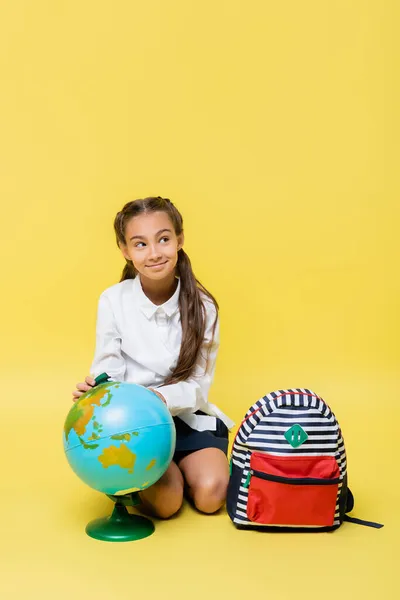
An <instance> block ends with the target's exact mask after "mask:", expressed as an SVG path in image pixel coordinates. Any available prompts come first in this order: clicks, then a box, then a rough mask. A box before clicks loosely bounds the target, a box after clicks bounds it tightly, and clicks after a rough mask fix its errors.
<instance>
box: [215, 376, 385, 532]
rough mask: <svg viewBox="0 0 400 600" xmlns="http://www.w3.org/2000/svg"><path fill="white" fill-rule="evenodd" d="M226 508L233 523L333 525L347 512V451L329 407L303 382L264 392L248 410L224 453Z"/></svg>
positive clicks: (298, 527) (316, 528)
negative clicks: (301, 385) (227, 464)
mask: <svg viewBox="0 0 400 600" xmlns="http://www.w3.org/2000/svg"><path fill="white" fill-rule="evenodd" d="M230 469H231V474H230V479H229V486H228V494H227V502H226V506H227V511H228V514H229V516H230V518H231V519H232V521H233V523H234V524H235V525H236V526H237V527H238V528H252V529H265V530H269V531H271V530H276V531H283V530H287V531H293V530H296V531H332V530H334V529H337V528H338V527H339V526H340V525H341V524H342V523H343V521H351V522H354V523H359V524H363V525H369V526H371V527H376V528H380V527H382V525H380V524H378V523H372V522H369V521H361V520H360V519H355V518H352V517H349V516H347V514H346V513H347V512H350V511H351V510H352V509H353V505H354V500H353V495H352V493H351V492H350V490H349V488H348V486H347V469H346V451H345V446H344V441H343V437H342V433H341V430H340V427H339V424H338V422H337V420H336V418H335V415H334V414H333V413H332V411H331V410H330V408H329V406H328V405H327V404H326V403H325V402H324V401H323V400H322V398H320V397H319V396H317V394H314V392H312V391H311V390H307V389H300V388H296V389H288V390H278V391H275V392H272V393H270V394H267V395H266V396H264V397H263V398H261V399H260V400H258V402H256V403H255V404H253V406H251V407H250V409H249V410H248V411H247V413H246V415H245V418H244V419H243V422H242V423H241V425H240V427H239V429H238V431H237V434H236V437H235V440H234V442H233V447H232V452H231V457H230Z"/></svg>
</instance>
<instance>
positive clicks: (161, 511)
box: [139, 462, 183, 519]
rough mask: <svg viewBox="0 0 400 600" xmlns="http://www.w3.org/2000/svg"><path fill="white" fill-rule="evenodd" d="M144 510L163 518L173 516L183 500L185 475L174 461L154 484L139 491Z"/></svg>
mask: <svg viewBox="0 0 400 600" xmlns="http://www.w3.org/2000/svg"><path fill="white" fill-rule="evenodd" d="M139 497H140V500H141V501H142V507H141V510H142V509H143V512H145V513H147V514H150V515H154V516H156V517H159V518H161V519H168V518H169V517H172V515H174V514H175V513H176V512H178V510H179V509H180V507H181V506H182V502H183V477H182V473H181V472H180V470H179V469H178V467H177V465H176V464H175V463H174V462H171V464H170V465H169V467H168V469H167V470H166V472H165V473H164V475H163V476H162V477H161V478H160V479H159V480H158V481H157V482H156V483H155V484H154V485H152V486H150V487H149V488H147V490H143V492H139Z"/></svg>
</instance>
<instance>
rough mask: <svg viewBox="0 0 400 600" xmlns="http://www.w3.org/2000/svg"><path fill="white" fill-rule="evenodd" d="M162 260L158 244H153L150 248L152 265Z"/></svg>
mask: <svg viewBox="0 0 400 600" xmlns="http://www.w3.org/2000/svg"><path fill="white" fill-rule="evenodd" d="M160 259H161V252H160V250H159V248H158V245H157V244H152V245H150V246H149V260H150V261H151V262H152V263H157V262H158V261H159V260H160Z"/></svg>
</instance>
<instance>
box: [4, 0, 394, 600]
mask: <svg viewBox="0 0 400 600" xmlns="http://www.w3.org/2000/svg"><path fill="white" fill-rule="evenodd" d="M1 12H2V17H1V24H0V65H1V67H0V69H1V70H0V74H1V82H2V84H1V85H2V90H1V94H0V119H1V146H0V152H1V155H0V169H1V171H0V193H1V209H0V210H1V214H0V217H1V218H0V228H1V230H0V255H1V269H2V293H1V300H0V302H1V318H2V324H1V346H0V347H1V351H0V352H1V356H0V358H1V373H2V413H1V418H0V444H1V457H2V461H1V470H2V477H1V478H0V488H1V502H2V507H1V517H2V523H1V530H0V545H1V553H2V557H1V570H2V573H3V574H2V575H1V578H0V590H1V592H2V593H1V597H2V598H4V599H5V600H6V599H7V600H8V599H9V598H26V597H32V598H53V597H56V598H57V597H64V596H65V597H68V598H71V597H74V598H77V599H80V598H87V597H89V596H90V597H91V598H96V599H97V600H103V599H105V598H107V599H109V598H117V597H127V595H129V596H135V597H137V596H138V594H141V595H142V597H158V596H163V597H167V598H177V599H181V598H187V597H188V595H190V596H193V597H196V598H197V597H202V598H211V599H213V598H232V599H236V598H242V597H246V598H249V595H250V597H251V596H254V597H261V596H262V597H265V598H267V597H268V598H273V599H275V598H278V597H279V598H293V597H294V596H296V597H297V598H303V597H319V595H320V594H321V597H322V596H323V597H325V598H337V597H341V598H346V599H347V598H375V597H378V596H379V597H380V598H383V599H385V600H386V599H391V598H398V597H399V585H398V584H397V581H396V579H397V577H396V575H397V573H396V568H397V564H398V558H399V551H398V543H396V540H397V539H398V535H399V533H400V528H399V519H398V515H399V510H400V509H399V499H400V498H399V484H398V477H399V468H398V461H397V457H398V450H397V448H398V441H397V440H398V435H399V432H398V426H399V425H398V424H399V419H400V411H399V405H398V397H399V373H398V366H399V333H400V332H399V317H398V312H399V299H400V298H399V296H400V294H399V288H400V285H399V277H398V263H399V246H398V235H399V233H398V232H399V223H400V221H399V216H400V215H399V213H400V209H399V201H398V192H399V180H398V173H397V171H398V159H399V146H398V139H399V133H400V132H399V113H398V106H399V100H400V98H399V79H398V72H399V71H398V69H399V61H398V59H399V49H400V45H399V38H398V34H397V32H398V28H399V24H400V23H399V5H398V3H397V2H396V1H395V0H392V1H389V0H388V1H386V2H382V1H381V0H371V1H369V2H365V1H364V0H354V1H352V2H348V1H346V0H337V1H335V2H332V1H327V0H304V1H302V2H300V1H298V0H285V1H284V2H272V1H269V0H268V1H266V0H247V2H244V1H238V0H231V1H230V2H227V1H222V0H221V1H218V0H214V1H210V0H204V1H203V2H185V1H184V0H169V1H162V0H147V1H144V2H140V3H139V2H137V1H128V0H119V1H118V0H116V1H114V2H113V3H111V2H104V1H100V2H99V1H98V2H94V1H93V0H86V1H85V0H84V1H81V2H78V1H77V0H70V1H69V2H66V1H63V2H54V1H50V0H48V1H45V0H37V1H36V2H29V1H28V0H13V2H9V3H3V6H2V11H1ZM147 195H163V196H167V197H169V198H171V199H172V200H173V201H174V202H175V203H176V204H177V206H178V207H179V208H180V209H181V211H182V213H183V216H184V224H185V230H186V250H187V252H188V253H189V255H190V257H191V259H192V263H193V266H194V269H195V272H196V274H197V276H198V277H199V278H200V280H201V281H203V282H204V284H205V285H206V286H207V287H208V288H209V289H210V291H212V292H213V293H214V294H215V296H216V297H217V299H218V301H219V303H220V306H221V338H222V344H221V350H220V355H219V360H218V367H217V374H216V379H215V384H214V386H213V388H212V394H211V400H212V401H214V402H216V403H217V404H218V405H219V406H221V408H223V409H224V410H225V411H226V412H228V413H229V414H230V415H231V416H232V417H233V418H234V419H236V421H237V422H240V419H241V417H242V416H243V414H244V412H245V411H246V410H247V408H248V406H249V405H250V404H252V403H253V402H254V401H255V400H257V399H258V398H259V397H260V396H262V395H263V394H265V393H267V392H269V391H272V390H274V389H277V388H285V387H309V388H311V389H313V390H314V391H315V392H317V393H318V394H320V395H322V396H323V397H324V398H325V400H326V401H327V402H328V403H329V404H330V405H331V407H332V409H333V410H334V412H335V413H336V415H337V417H338V419H339V422H340V424H341V426H342V429H343V433H344V435H345V439H346V446H347V451H348V458H349V479H350V484H351V487H352V488H353V491H354V493H355V497H356V510H355V511H354V514H355V515H356V516H359V517H361V518H367V519H372V520H374V519H375V520H377V521H383V522H384V523H385V525H386V526H385V528H384V529H382V530H379V531H375V530H371V529H367V528H363V527H357V526H356V525H344V526H343V527H342V528H341V529H340V530H339V531H337V532H336V533H334V534H331V535H327V534H321V535H283V534H281V535H269V534H264V535H261V534H256V533H253V532H250V533H247V532H240V531H236V530H235V529H234V527H233V526H232V525H231V523H230V521H229V519H228V517H227V516H226V514H225V513H224V512H222V513H221V514H219V515H216V516H213V517H207V516H202V515H198V514H196V513H195V512H194V511H193V510H192V509H191V508H189V507H188V506H185V508H184V510H183V511H182V513H181V514H180V515H179V517H178V518H176V519H173V520H171V521H168V522H160V523H157V531H156V534H155V535H154V536H152V537H151V538H148V539H147V540H145V541H143V542H138V543H137V544H134V543H132V544H120V545H118V544H104V543H103V544H102V543H100V542H95V541H94V540H91V539H90V538H88V537H86V536H85V534H84V526H85V525H86V523H87V522H88V521H89V520H90V519H92V518H95V517H98V516H102V515H103V514H108V513H109V512H110V507H111V503H110V502H109V501H108V500H107V499H106V498H105V497H104V498H103V497H102V496H100V495H99V494H98V493H96V492H94V491H92V490H91V489H89V488H87V487H86V486H85V485H84V484H83V483H81V482H80V481H79V480H78V479H77V478H76V476H75V475H74V474H73V473H72V471H71V470H70V469H69V467H68V465H67V463H66V461H65V459H64V456H63V450H62V438H61V432H62V425H63V420H64V418H65V415H66V413H67V411H68V409H69V407H70V396H71V391H72V389H73V387H74V385H75V383H76V382H77V381H79V380H81V379H82V377H83V376H84V375H85V374H86V373H87V372H88V369H89V366H90V362H91V359H92V353H93V349H94V327H95V317H96V307H97V299H98V296H99V294H100V292H101V291H102V290H103V289H105V288H106V287H108V286H109V285H112V284H114V283H116V282H117V281H118V279H119V275H120V272H121V269H122V266H123V261H122V258H121V256H120V255H119V251H118V249H117V248H116V245H115V241H114V236H113V229H112V222H113V218H114V215H115V213H116V212H117V210H119V209H120V208H121V206H122V205H123V204H124V203H125V202H126V201H128V200H131V199H134V198H137V197H143V196H147ZM2 588H3V589H2ZM310 594H311V596H310Z"/></svg>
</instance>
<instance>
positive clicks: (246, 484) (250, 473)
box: [243, 470, 252, 488]
mask: <svg viewBox="0 0 400 600" xmlns="http://www.w3.org/2000/svg"><path fill="white" fill-rule="evenodd" d="M251 476H252V471H250V470H249V472H248V473H247V477H246V481H245V482H244V484H243V487H244V488H248V487H249V485H250V479H251Z"/></svg>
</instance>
